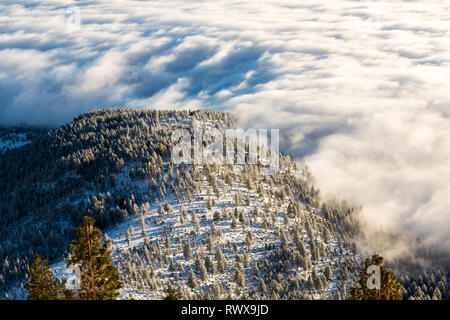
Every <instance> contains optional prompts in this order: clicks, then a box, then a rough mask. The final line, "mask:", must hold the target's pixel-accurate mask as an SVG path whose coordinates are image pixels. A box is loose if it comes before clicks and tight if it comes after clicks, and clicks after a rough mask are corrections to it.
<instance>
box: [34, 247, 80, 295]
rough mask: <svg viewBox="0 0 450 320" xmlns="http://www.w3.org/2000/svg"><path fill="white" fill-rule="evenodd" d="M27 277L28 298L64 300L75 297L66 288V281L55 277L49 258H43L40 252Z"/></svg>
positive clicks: (35, 257)
mask: <svg viewBox="0 0 450 320" xmlns="http://www.w3.org/2000/svg"><path fill="white" fill-rule="evenodd" d="M27 278H28V283H27V284H26V285H25V289H27V291H28V297H27V298H28V300H64V299H71V298H72V297H73V292H72V291H71V290H69V289H66V288H65V286H66V281H65V280H63V281H61V280H59V279H58V278H56V277H54V276H53V274H52V272H51V270H50V267H49V266H48V265H47V260H41V257H40V256H39V255H38V254H36V255H35V256H34V258H33V262H32V263H31V264H30V271H29V272H28V277H27Z"/></svg>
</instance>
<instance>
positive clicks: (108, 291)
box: [67, 217, 123, 300]
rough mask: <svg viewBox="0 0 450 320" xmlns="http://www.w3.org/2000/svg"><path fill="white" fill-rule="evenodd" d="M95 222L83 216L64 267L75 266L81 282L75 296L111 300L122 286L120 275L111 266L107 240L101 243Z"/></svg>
mask: <svg viewBox="0 0 450 320" xmlns="http://www.w3.org/2000/svg"><path fill="white" fill-rule="evenodd" d="M94 222H95V220H94V219H93V218H90V217H83V222H82V223H81V225H80V226H79V227H78V231H77V237H76V238H75V240H73V241H72V244H71V248H70V255H69V259H68V261H67V266H68V267H70V266H75V265H76V266H78V268H79V269H80V276H81V281H80V282H81V283H80V285H81V286H80V289H79V290H78V297H79V298H80V299H82V300H114V299H116V298H117V296H118V295H119V292H118V290H119V289H121V288H122V287H123V283H122V282H121V280H120V273H119V270H118V268H117V267H116V266H114V265H113V263H112V258H111V252H110V250H109V248H110V245H111V244H110V240H108V239H105V240H104V241H103V244H102V238H103V236H102V232H101V231H100V229H98V228H97V227H95V226H94Z"/></svg>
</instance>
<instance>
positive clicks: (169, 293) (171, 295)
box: [163, 282, 179, 300]
mask: <svg viewBox="0 0 450 320" xmlns="http://www.w3.org/2000/svg"><path fill="white" fill-rule="evenodd" d="M163 300H179V297H178V294H177V293H176V291H175V289H174V288H172V285H171V284H170V282H169V283H168V285H167V289H166V296H165V297H164V299H163Z"/></svg>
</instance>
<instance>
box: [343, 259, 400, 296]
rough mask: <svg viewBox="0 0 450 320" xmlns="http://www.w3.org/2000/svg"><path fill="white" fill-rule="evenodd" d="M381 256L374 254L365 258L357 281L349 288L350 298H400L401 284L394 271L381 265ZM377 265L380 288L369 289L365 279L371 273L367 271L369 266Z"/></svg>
mask: <svg viewBox="0 0 450 320" xmlns="http://www.w3.org/2000/svg"><path fill="white" fill-rule="evenodd" d="M382 263H383V257H381V256H379V255H377V254H374V255H373V256H372V258H371V259H369V258H367V259H366V260H365V261H364V265H363V266H361V269H360V272H359V278H358V281H357V283H356V284H355V285H354V286H353V287H352V288H351V289H350V295H351V299H352V300H402V293H401V288H402V286H401V284H400V283H399V282H398V281H397V277H396V276H395V275H394V273H393V272H392V271H390V270H388V269H386V268H385V267H384V266H383V265H382ZM371 265H374V266H378V267H379V268H380V271H381V278H380V289H369V288H368V286H367V281H368V279H369V277H370V276H371V274H368V273H367V269H368V268H369V266H371Z"/></svg>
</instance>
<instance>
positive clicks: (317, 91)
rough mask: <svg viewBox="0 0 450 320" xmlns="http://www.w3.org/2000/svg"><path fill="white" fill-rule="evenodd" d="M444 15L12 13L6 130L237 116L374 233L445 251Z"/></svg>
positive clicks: (371, 7)
mask: <svg viewBox="0 0 450 320" xmlns="http://www.w3.org/2000/svg"><path fill="white" fill-rule="evenodd" d="M71 5H78V7H79V9H80V17H81V25H80V28H79V29H78V28H77V27H76V26H74V25H72V24H70V23H69V24H68V22H73V21H76V19H73V18H74V17H73V10H72V11H70V10H69V11H68V8H69V7H70V6H71ZM449 12H450V3H449V2H448V1H444V0H442V1H437V0H435V1H421V0H419V1H395V0H394V1H386V2H381V1H379V2H378V1H377V2H373V1H358V2H356V1H346V0H334V1H318V0H315V1H312V0H305V1H296V0H284V1H279V0H277V1H272V0H270V1H269V0H268V1H256V0H255V1H245V2H242V1H225V0H223V1H222V0H220V1H196V2H195V3H194V2H192V1H174V0H164V1H163V0H158V1H127V2H126V5H125V4H124V2H123V1H118V0H98V1H95V0H92V1H87V2H85V1H83V2H79V3H78V2H76V1H65V0H51V1H45V2H44V1H42V2H41V1H19V0H16V1H8V2H2V3H1V4H0V13H1V15H0V101H1V103H0V123H3V124H11V123H22V122H25V123H32V124H60V123H63V122H65V121H68V120H70V119H71V118H72V117H73V116H74V115H76V114H78V113H80V112H83V111H87V110H91V109H93V108H99V107H106V106H130V107H136V108H146V107H152V108H194V107H206V108H210V109H219V110H227V111H230V112H233V113H236V114H237V115H239V116H240V117H241V118H242V123H243V125H244V126H247V127H260V128H280V129H282V130H281V135H282V137H283V141H282V142H283V143H282V147H283V148H284V151H286V152H289V153H290V154H292V155H293V156H295V157H297V158H298V159H301V160H303V161H305V162H307V163H308V165H309V166H310V167H311V168H312V171H313V173H314V175H315V176H316V177H317V181H318V184H319V186H320V187H321V188H322V191H323V192H325V193H326V192H331V193H333V194H337V195H339V196H341V197H343V198H346V199H350V200H353V201H354V202H355V203H360V204H362V205H363V206H364V212H365V217H366V218H367V220H368V222H369V224H371V225H374V226H379V225H383V226H384V227H386V228H393V229H394V230H398V231H401V232H402V233H404V234H406V235H411V236H412V237H414V238H415V237H420V238H421V239H422V240H424V241H425V242H426V243H428V244H440V245H444V246H446V247H447V248H450V232H449V229H450V228H449V226H450V210H449V208H450V196H449V195H450V185H449V181H450V164H449V159H450V140H449V138H448V136H449V133H450V129H449V128H450V118H449V116H450V108H449V106H450V81H449V79H450V54H449V52H450V14H449Z"/></svg>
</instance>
